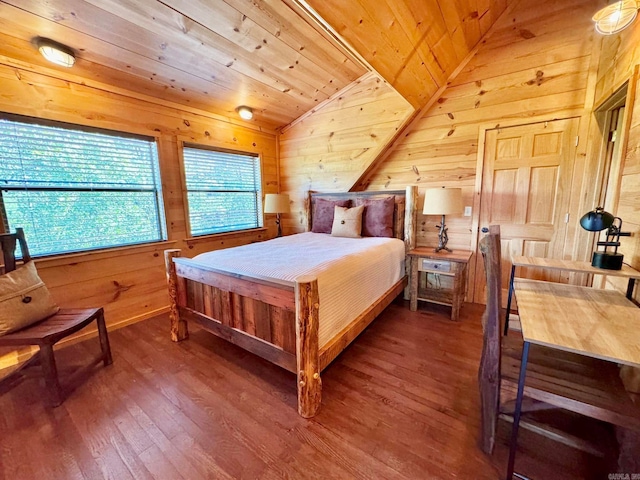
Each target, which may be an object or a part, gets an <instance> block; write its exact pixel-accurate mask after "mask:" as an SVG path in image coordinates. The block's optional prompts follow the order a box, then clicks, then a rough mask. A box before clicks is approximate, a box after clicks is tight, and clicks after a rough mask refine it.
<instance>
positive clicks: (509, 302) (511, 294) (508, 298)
mask: <svg viewBox="0 0 640 480" xmlns="http://www.w3.org/2000/svg"><path fill="white" fill-rule="evenodd" d="M515 275H516V266H515V265H511V278H509V295H508V296H507V315H506V317H505V319H504V335H507V333H508V332H509V314H510V313H511V297H513V277H515Z"/></svg>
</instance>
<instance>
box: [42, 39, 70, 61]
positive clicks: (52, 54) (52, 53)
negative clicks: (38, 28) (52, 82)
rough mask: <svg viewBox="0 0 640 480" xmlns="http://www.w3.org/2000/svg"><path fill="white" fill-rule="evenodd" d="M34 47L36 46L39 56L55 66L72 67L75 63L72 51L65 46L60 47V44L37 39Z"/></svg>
mask: <svg viewBox="0 0 640 480" xmlns="http://www.w3.org/2000/svg"><path fill="white" fill-rule="evenodd" d="M36 45H37V46H38V51H39V52H40V54H41V55H42V56H43V57H44V58H46V59H47V60H49V61H50V62H53V63H55V64H56V65H61V66H63V67H73V65H74V64H75V63H76V56H75V54H74V53H73V50H71V49H70V48H69V47H67V46H66V45H62V44H61V43H58V42H55V41H53V40H50V39H48V38H38V39H37V40H36Z"/></svg>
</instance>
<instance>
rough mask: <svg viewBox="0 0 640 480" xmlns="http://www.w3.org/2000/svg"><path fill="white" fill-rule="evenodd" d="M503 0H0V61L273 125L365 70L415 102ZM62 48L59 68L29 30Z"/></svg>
mask: <svg viewBox="0 0 640 480" xmlns="http://www.w3.org/2000/svg"><path fill="white" fill-rule="evenodd" d="M506 2H507V0H395V1H394V0H311V1H310V2H309V3H308V4H307V3H304V1H303V0H0V63H7V64H11V65H16V63H17V64H18V65H36V66H37V67H41V68H46V69H48V71H50V72H54V73H53V74H56V75H59V76H60V77H61V78H65V77H64V76H65V75H73V76H77V77H78V78H86V79H88V80H92V81H95V82H100V83H102V84H108V85H112V86H114V87H117V88H120V89H126V90H129V91H133V92H136V93H139V94H144V95H148V96H151V97H156V98H160V99H163V100H166V101H171V102H175V103H179V104H182V105H187V106H191V107H194V108H198V109H202V110H207V111H210V112H213V113H216V114H222V115H227V116H231V115H235V112H234V110H235V108H236V107H237V106H239V105H249V106H251V107H252V108H253V109H254V111H255V116H254V120H253V122H256V123H257V124H258V125H262V126H265V127H269V128H279V127H282V126H285V125H288V124H290V123H291V122H292V121H294V120H295V119H297V118H298V117H300V116H301V115H303V114H304V113H306V112H308V111H310V110H312V109H313V108H315V107H316V106H317V105H319V104H321V103H322V102H323V101H325V100H327V99H329V98H330V97H331V96H332V95H335V94H336V93H337V92H339V91H340V90H342V89H343V88H344V87H346V86H348V85H349V84H351V83H352V82H353V81H355V80H356V79H358V78H359V77H361V76H362V75H363V74H365V73H367V72H368V71H369V70H370V69H374V70H376V71H377V72H378V73H379V74H380V75H381V76H382V77H383V78H385V79H386V80H387V81H388V82H389V83H390V84H391V85H392V86H393V87H394V88H395V89H396V90H397V91H398V92H399V93H400V94H401V95H402V96H404V97H405V98H406V99H407V100H408V101H409V102H410V103H411V104H412V105H413V106H414V107H416V108H420V107H421V106H423V105H425V104H426V103H427V102H428V100H429V99H430V98H431V97H432V96H433V95H434V94H435V93H436V91H437V90H438V88H439V87H440V86H442V85H444V84H445V83H446V80H447V78H448V76H449V75H450V74H451V72H453V71H454V70H455V68H456V67H457V66H458V65H459V64H460V63H461V62H462V60H463V59H464V57H465V56H466V55H467V54H468V53H469V52H470V51H471V49H472V48H473V47H474V46H475V45H476V44H477V43H478V41H479V40H480V39H481V37H482V35H483V34H484V33H485V32H486V31H487V29H488V28H489V27H490V26H491V24H492V23H493V22H494V21H495V20H496V19H497V17H498V16H499V15H500V14H501V13H502V11H503V10H504V9H505V6H506ZM37 36H42V37H48V38H51V39H53V40H56V41H59V42H61V43H64V44H66V45H68V46H69V47H71V48H73V49H74V50H75V51H76V52H77V57H78V61H77V63H76V66H74V67H73V69H71V70H67V69H64V68H62V67H56V66H53V65H52V64H50V63H48V62H46V61H45V60H44V59H43V58H42V57H40V55H39V54H38V52H37V50H36V49H35V47H34V43H33V42H34V38H35V37H37Z"/></svg>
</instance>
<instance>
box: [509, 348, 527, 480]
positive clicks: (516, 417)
mask: <svg viewBox="0 0 640 480" xmlns="http://www.w3.org/2000/svg"><path fill="white" fill-rule="evenodd" d="M529 345H530V344H529V342H524V346H523V347H522V361H521V363H520V377H519V378H518V396H517V397H516V409H515V412H514V413H513V427H512V428H511V445H510V446H509V465H508V467H507V480H512V478H513V469H514V464H515V461H516V450H517V449H518V428H519V427H520V413H521V411H522V397H523V395H524V380H525V377H526V376H527V360H528V359H529Z"/></svg>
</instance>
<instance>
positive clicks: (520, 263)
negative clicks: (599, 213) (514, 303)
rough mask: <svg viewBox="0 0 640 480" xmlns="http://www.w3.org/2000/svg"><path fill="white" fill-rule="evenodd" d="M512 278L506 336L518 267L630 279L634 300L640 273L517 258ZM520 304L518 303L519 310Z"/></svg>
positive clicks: (629, 294)
mask: <svg viewBox="0 0 640 480" xmlns="http://www.w3.org/2000/svg"><path fill="white" fill-rule="evenodd" d="M511 263H512V265H511V278H510V279H509V295H508V297H507V314H506V318H505V322H504V334H505V335H506V334H507V331H508V329H509V313H510V311H511V299H512V297H513V280H514V278H515V274H516V267H530V268H544V269H547V270H563V271H568V272H576V273H587V274H590V275H609V276H612V277H624V278H628V279H629V283H628V284H627V298H628V299H632V298H633V288H634V286H635V281H636V279H640V272H639V271H638V270H636V269H634V268H631V267H630V266H629V265H622V269H621V270H606V269H602V268H597V267H594V266H592V265H591V263H589V262H580V261H576V260H559V259H555V258H542V257H523V256H515V257H513V258H512V259H511ZM519 308H520V303H518V309H519Z"/></svg>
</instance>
